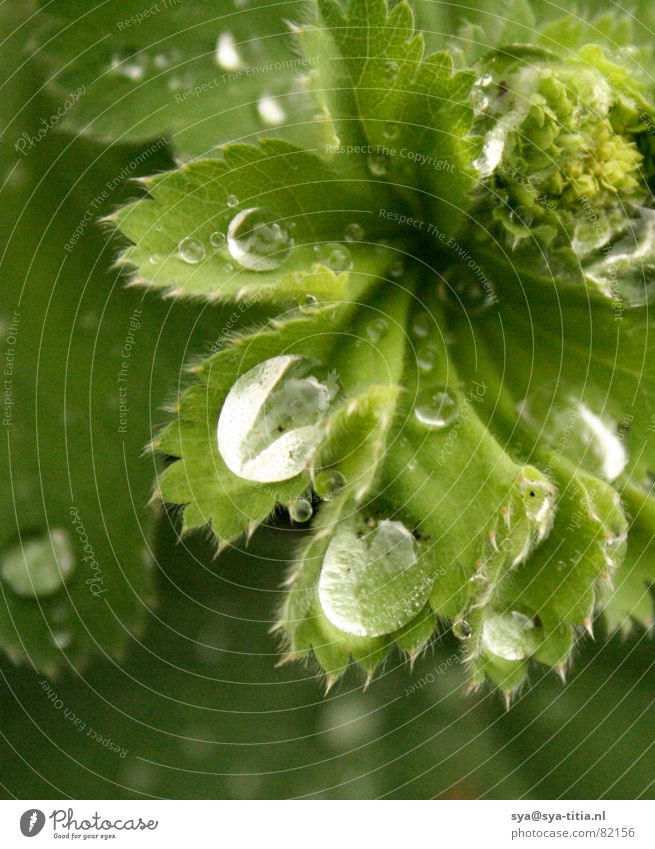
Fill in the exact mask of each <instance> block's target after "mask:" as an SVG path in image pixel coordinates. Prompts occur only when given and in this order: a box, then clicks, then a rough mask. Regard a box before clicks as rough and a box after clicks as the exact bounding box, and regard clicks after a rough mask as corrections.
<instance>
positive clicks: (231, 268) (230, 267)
mask: <svg viewBox="0 0 655 849" xmlns="http://www.w3.org/2000/svg"><path fill="white" fill-rule="evenodd" d="M223 271H224V272H225V273H226V274H231V272H233V271H234V266H233V265H232V263H231V262H226V263H225V265H224V266H223Z"/></svg>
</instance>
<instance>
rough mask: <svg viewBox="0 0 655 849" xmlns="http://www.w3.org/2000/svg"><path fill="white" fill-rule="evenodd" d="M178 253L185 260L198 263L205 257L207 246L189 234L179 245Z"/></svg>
mask: <svg viewBox="0 0 655 849" xmlns="http://www.w3.org/2000/svg"><path fill="white" fill-rule="evenodd" d="M177 254H178V256H179V257H180V259H183V260H184V262H188V263H190V264H191V265H196V264H197V263H199V262H201V260H203V259H204V258H205V246H204V245H203V243H202V242H201V241H200V240H199V239H194V238H192V237H191V236H188V237H187V238H186V239H182V241H181V242H180V244H179V245H178V246H177Z"/></svg>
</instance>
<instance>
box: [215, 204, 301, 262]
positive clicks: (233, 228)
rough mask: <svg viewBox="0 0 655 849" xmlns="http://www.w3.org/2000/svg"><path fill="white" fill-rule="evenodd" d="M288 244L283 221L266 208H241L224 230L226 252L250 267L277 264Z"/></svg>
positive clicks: (286, 253)
mask: <svg viewBox="0 0 655 849" xmlns="http://www.w3.org/2000/svg"><path fill="white" fill-rule="evenodd" d="M292 245H293V240H292V239H291V237H290V235H289V233H288V231H287V229H286V227H285V226H284V224H282V223H280V222H279V221H276V220H275V218H274V216H273V214H272V213H270V212H268V210H266V209H260V208H256V207H253V208H251V209H243V210H242V211H241V212H239V213H237V215H235V216H234V218H233V219H232V221H231V222H230V226H229V227H228V231H227V248H228V250H229V252H230V255H231V256H232V258H233V259H235V260H236V261H237V262H238V263H239V265H240V266H242V267H243V268H247V269H249V270H250V271H272V270H273V269H275V268H279V267H280V265H282V263H283V262H284V260H285V259H286V258H287V256H288V254H289V250H290V249H291V247H292Z"/></svg>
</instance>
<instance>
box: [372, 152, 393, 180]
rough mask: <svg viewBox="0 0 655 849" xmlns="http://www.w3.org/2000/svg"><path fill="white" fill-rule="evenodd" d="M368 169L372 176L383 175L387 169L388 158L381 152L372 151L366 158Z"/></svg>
mask: <svg viewBox="0 0 655 849" xmlns="http://www.w3.org/2000/svg"><path fill="white" fill-rule="evenodd" d="M367 165H368V170H369V173H370V174H371V176H373V177H384V176H385V174H386V173H387V171H388V170H389V160H388V159H387V157H386V156H383V155H382V154H381V153H372V154H371V155H370V156H369V157H368V160H367Z"/></svg>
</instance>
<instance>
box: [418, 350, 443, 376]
mask: <svg viewBox="0 0 655 849" xmlns="http://www.w3.org/2000/svg"><path fill="white" fill-rule="evenodd" d="M438 359H439V353H438V351H437V349H436V348H434V347H433V346H432V345H422V346H421V347H420V348H419V349H418V351H417V354H416V364H417V365H418V367H419V370H420V371H422V372H423V373H424V374H427V373H428V372H431V371H432V370H433V369H434V367H435V365H436V364H437V361H438Z"/></svg>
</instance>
